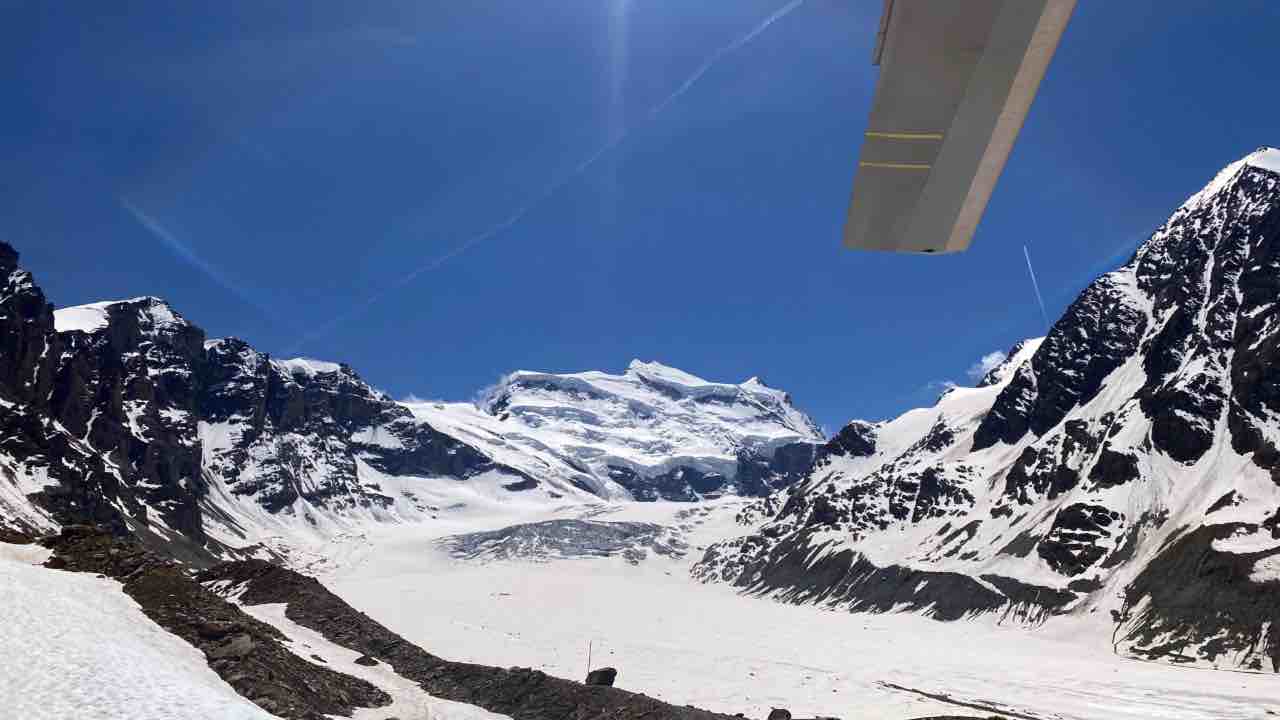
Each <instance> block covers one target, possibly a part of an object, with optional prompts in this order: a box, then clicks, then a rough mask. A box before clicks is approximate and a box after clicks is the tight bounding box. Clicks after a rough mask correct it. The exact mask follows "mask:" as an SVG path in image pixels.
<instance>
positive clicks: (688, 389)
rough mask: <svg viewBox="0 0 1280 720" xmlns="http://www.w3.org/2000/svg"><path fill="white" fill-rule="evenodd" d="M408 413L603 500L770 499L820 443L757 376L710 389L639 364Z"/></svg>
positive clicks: (528, 375)
mask: <svg viewBox="0 0 1280 720" xmlns="http://www.w3.org/2000/svg"><path fill="white" fill-rule="evenodd" d="M406 406H407V407H408V408H409V409H410V410H412V411H413V413H414V414H415V415H416V416H417V417H418V418H420V419H422V420H424V421H426V422H427V423H429V424H431V425H432V426H434V427H438V428H440V429H442V430H444V431H445V432H448V433H450V434H452V435H454V436H455V437H458V438H461V439H463V440H465V441H466V442H468V443H471V444H473V445H474V446H475V447H478V448H481V449H482V450H483V451H484V452H486V453H487V454H489V455H490V456H491V457H494V458H500V459H501V460H502V461H503V462H505V463H508V464H510V465H511V466H513V467H520V468H522V469H524V470H525V471H526V472H528V473H530V474H531V475H534V476H543V475H547V474H550V475H553V476H557V477H562V478H564V479H565V480H566V481H567V482H569V483H572V484H573V485H576V486H578V487H580V488H582V489H584V490H587V491H589V492H591V493H594V494H596V495H599V496H601V497H605V498H628V497H632V498H635V499H638V500H655V499H665V500H697V499H700V498H703V497H710V496H718V495H723V494H725V493H737V494H740V495H748V496H755V495H764V494H767V493H768V492H770V491H772V490H774V489H776V488H778V487H781V486H785V485H788V484H790V483H791V482H793V481H794V480H796V479H798V478H799V477H800V476H802V475H803V474H804V473H805V472H807V471H808V469H809V467H810V465H811V464H812V462H813V458H814V455H815V453H816V451H817V449H818V447H819V446H820V445H821V443H822V442H823V437H822V433H821V432H820V431H819V430H818V429H817V427H816V426H815V425H814V424H813V422H812V421H811V420H810V419H809V418H808V417H807V416H805V415H804V413H802V412H800V411H799V410H797V409H796V408H795V406H794V405H792V404H791V400H790V398H789V397H788V396H787V394H786V393H784V392H782V391H780V390H775V389H773V388H771V387H768V386H767V385H765V384H764V383H763V382H761V381H760V380H759V379H757V378H751V379H750V380H747V381H746V382H744V383H741V384H739V385H731V384H726V383H713V382H708V381H706V380H703V379H702V378H699V377H695V376H693V375H690V374H688V373H686V372H682V371H680V370H677V369H675V368H672V367H667V366H665V365H662V364H660V363H656V362H640V361H638V360H637V361H633V362H632V363H631V365H630V366H628V367H627V370H626V372H625V373H623V374H622V375H610V374H607V373H603V372H584V373H575V374H571V375H555V374H552V373H541V372H528V371H520V372H515V373H512V374H510V375H508V376H506V377H505V378H503V379H502V381H501V382H500V383H499V384H498V385H497V386H495V387H494V388H491V389H490V390H489V391H488V392H487V393H486V396H485V397H484V398H483V399H482V400H481V402H479V403H477V404H475V405H472V404H465V403H449V404H445V403H411V404H407V405H406ZM531 463H532V464H531Z"/></svg>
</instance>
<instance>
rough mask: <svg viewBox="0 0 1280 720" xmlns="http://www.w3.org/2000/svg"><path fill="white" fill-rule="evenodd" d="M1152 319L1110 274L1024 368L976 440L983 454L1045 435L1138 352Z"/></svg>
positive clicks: (1055, 328)
mask: <svg viewBox="0 0 1280 720" xmlns="http://www.w3.org/2000/svg"><path fill="white" fill-rule="evenodd" d="M1145 329H1146V315H1145V314H1144V313H1143V312H1142V309H1141V308H1140V307H1137V306H1136V305H1135V303H1134V300H1133V296H1132V295H1131V294H1130V293H1129V292H1128V288H1126V287H1125V286H1124V285H1123V283H1122V282H1121V280H1120V279H1119V278H1118V277H1116V276H1112V275H1104V276H1103V277H1101V278H1099V279H1098V280H1096V281H1095V282H1094V283H1093V284H1092V285H1090V286H1089V287H1088V289H1086V290H1085V291H1084V293H1082V294H1081V295H1080V297H1079V298H1077V299H1076V301H1075V302H1074V303H1072V304H1071V306H1070V307H1068V308H1067V312H1066V314H1065V315H1063V317H1062V319H1061V320H1059V321H1058V322H1057V323H1055V324H1054V326H1053V330H1052V331H1051V332H1050V333H1049V335H1048V337H1046V338H1045V341H1044V343H1043V344H1042V345H1041V346H1040V349H1039V351H1037V352H1036V354H1035V356H1034V357H1033V358H1032V360H1031V363H1030V364H1029V365H1025V366H1023V367H1021V368H1019V369H1018V372H1017V374H1016V375H1015V376H1014V378H1013V381H1012V382H1010V383H1009V384H1008V385H1007V386H1005V389H1004V390H1003V391H1002V392H1001V393H1000V396H999V398H998V399H997V400H996V403H995V405H993V406H992V408H991V411H990V412H989V413H988V414H987V416H986V418H984V419H983V421H982V424H981V425H979V426H978V430H977V431H976V432H975V433H974V436H973V448H974V449H975V450H981V449H983V448H987V447H991V446H992V445H994V444H996V443H997V442H1003V443H1009V444H1012V443H1015V442H1017V441H1018V440H1019V439H1021V438H1022V436H1023V435H1025V434H1026V433H1028V432H1030V433H1032V434H1034V435H1037V436H1040V435H1044V434H1045V433H1046V432H1048V431H1049V430H1050V429H1051V428H1053V427H1054V426H1055V425H1057V424H1058V423H1059V422H1061V421H1062V419H1063V418H1064V417H1065V416H1066V414H1067V412H1069V411H1070V410H1071V409H1072V408H1074V407H1076V406H1078V405H1080V404H1082V403H1084V402H1086V401H1088V400H1090V399H1092V398H1093V396H1094V395H1095V394H1096V393H1097V392H1098V390H1099V389H1100V388H1101V387H1102V381H1103V380H1104V379H1105V378H1106V376H1107V375H1108V374H1109V373H1110V372H1111V371H1113V370H1115V369H1116V368H1118V367H1120V364H1121V363H1123V362H1124V361H1125V360H1127V359H1128V358H1129V357H1130V356H1131V355H1133V354H1134V352H1135V351H1136V350H1137V348H1138V341H1139V340H1140V339H1141V338H1142V334H1143V331H1144V330H1145Z"/></svg>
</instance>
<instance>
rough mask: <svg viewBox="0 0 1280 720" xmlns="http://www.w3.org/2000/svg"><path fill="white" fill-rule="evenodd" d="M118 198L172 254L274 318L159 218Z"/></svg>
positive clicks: (126, 209)
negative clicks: (170, 230)
mask: <svg viewBox="0 0 1280 720" xmlns="http://www.w3.org/2000/svg"><path fill="white" fill-rule="evenodd" d="M119 200H120V207H122V208H124V210H125V212H127V213H129V214H130V215H132V216H133V219H134V220H137V221H138V224H139V225H141V226H142V227H144V228H146V230H147V232H149V233H151V234H152V235H153V236H155V238H156V239H158V240H159V241H160V242H162V243H164V244H165V245H166V246H167V247H168V248H169V250H171V251H173V254H174V255H177V256H178V258H179V259H181V260H182V261H183V262H185V263H186V264H188V265H190V266H191V267H193V268H195V269H196V270H199V271H200V272H201V273H204V274H205V275H206V276H207V277H208V278H209V279H210V280H213V281H214V282H215V283H217V284H218V285H220V286H222V288H223V289H224V290H226V291H228V292H230V293H231V294H232V295H235V296H236V297H237V298H239V299H240V300H242V301H243V302H245V303H246V304H248V305H251V306H253V307H254V308H256V309H257V310H258V311H259V312H261V313H262V314H263V315H265V316H267V317H269V318H273V319H274V317H275V315H274V313H272V312H271V311H270V310H268V309H267V308H266V307H265V306H263V305H262V304H261V303H259V302H258V301H257V300H254V299H253V298H252V297H250V295H249V293H247V292H245V291H244V289H243V288H241V287H240V286H239V285H238V284H236V283H235V282H233V281H232V280H231V279H230V278H228V277H227V276H226V275H225V274H224V273H223V272H222V271H221V270H219V269H218V268H216V267H214V266H213V265H210V264H209V263H208V262H206V261H205V260H204V258H202V257H200V256H199V255H197V254H196V253H195V251H194V250H192V249H191V247H190V246H189V245H187V244H186V243H184V242H183V241H182V240H181V239H180V238H178V236H176V235H174V234H173V233H171V232H169V230H168V228H166V227H165V226H163V225H161V224H160V221H159V220H156V219H155V218H153V217H151V216H150V215H148V214H147V213H145V212H143V211H142V210H141V209H139V208H138V207H137V206H136V205H134V204H133V203H131V202H129V201H128V200H127V199H125V198H119Z"/></svg>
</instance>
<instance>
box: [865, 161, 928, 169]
mask: <svg viewBox="0 0 1280 720" xmlns="http://www.w3.org/2000/svg"><path fill="white" fill-rule="evenodd" d="M858 164H859V165H861V166H862V167H870V168H891V169H893V170H928V169H929V168H931V167H933V166H932V165H930V164H929V163H894V162H860V163H858Z"/></svg>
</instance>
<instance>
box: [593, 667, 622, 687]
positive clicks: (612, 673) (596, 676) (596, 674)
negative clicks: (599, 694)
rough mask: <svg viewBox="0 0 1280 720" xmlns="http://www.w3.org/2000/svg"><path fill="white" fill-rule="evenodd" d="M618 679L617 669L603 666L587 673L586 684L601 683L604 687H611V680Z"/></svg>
mask: <svg viewBox="0 0 1280 720" xmlns="http://www.w3.org/2000/svg"><path fill="white" fill-rule="evenodd" d="M617 679H618V671H617V669H615V668H611V667H605V668H599V669H597V670H592V671H591V672H589V673H587V679H586V681H585V682H586V684H587V685H602V686H604V687H613V681H614V680H617Z"/></svg>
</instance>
